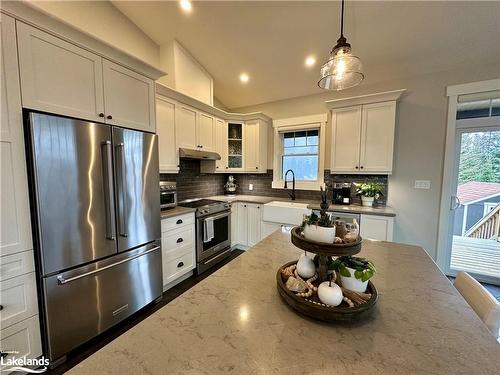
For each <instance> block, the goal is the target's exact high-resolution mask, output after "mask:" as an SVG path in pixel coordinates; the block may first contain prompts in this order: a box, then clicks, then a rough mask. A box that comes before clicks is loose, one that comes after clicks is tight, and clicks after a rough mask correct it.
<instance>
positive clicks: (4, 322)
mask: <svg viewBox="0 0 500 375" xmlns="http://www.w3.org/2000/svg"><path fill="white" fill-rule="evenodd" d="M0 301H1V303H2V314H1V315H0V326H1V327H2V329H4V328H7V327H9V326H11V325H12V324H15V323H18V322H20V321H22V320H24V319H27V318H30V317H32V316H34V315H37V314H38V300H37V295H36V281H35V273H34V272H31V273H28V274H26V275H21V276H17V277H13V278H11V279H7V280H4V281H1V282H0ZM2 349H3V348H2Z"/></svg>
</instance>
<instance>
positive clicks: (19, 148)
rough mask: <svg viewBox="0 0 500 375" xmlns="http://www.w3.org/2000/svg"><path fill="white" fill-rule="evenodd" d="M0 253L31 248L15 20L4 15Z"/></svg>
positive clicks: (2, 17) (2, 20)
mask: <svg viewBox="0 0 500 375" xmlns="http://www.w3.org/2000/svg"><path fill="white" fill-rule="evenodd" d="M0 19H1V24H0V30H1V41H2V43H1V46H0V48H1V55H0V56H1V76H0V83H1V87H2V93H1V100H2V102H1V116H2V117H1V118H2V121H1V124H0V125H1V127H0V151H1V157H0V161H1V168H0V171H1V180H2V194H1V201H0V207H2V209H1V210H0V256H3V255H8V254H14V253H17V252H20V251H24V250H29V249H31V248H32V240H31V224H30V209H29V199H28V181H27V178H26V159H25V154H24V135H23V122H22V113H21V93H20V91H19V71H18V65H17V54H16V29H15V24H14V19H13V18H11V17H9V16H6V15H4V14H2V15H1V18H0Z"/></svg>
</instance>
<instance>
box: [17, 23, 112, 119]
mask: <svg viewBox="0 0 500 375" xmlns="http://www.w3.org/2000/svg"><path fill="white" fill-rule="evenodd" d="M17 38H18V52H19V68H20V71H21V74H20V76H21V91H22V100H23V106H24V107H26V108H30V109H37V110H40V111H46V112H52V113H58V114H62V115H66V116H71V117H77V118H83V119H87V120H94V121H101V122H103V121H104V98H103V78H102V58H101V57H100V56H97V55H95V54H93V53H91V52H89V51H87V50H84V49H82V48H80V47H77V46H75V45H73V44H71V43H68V42H66V41H64V40H61V39H59V38H56V37H54V36H52V35H50V34H48V33H46V32H43V31H41V30H39V29H36V28H34V27H31V26H28V25H26V24H24V23H22V22H17ZM11 51H12V52H14V51H15V46H14V49H12V50H11Z"/></svg>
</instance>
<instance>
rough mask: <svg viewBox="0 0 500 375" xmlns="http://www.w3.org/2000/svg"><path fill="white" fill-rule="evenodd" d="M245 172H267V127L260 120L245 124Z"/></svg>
mask: <svg viewBox="0 0 500 375" xmlns="http://www.w3.org/2000/svg"><path fill="white" fill-rule="evenodd" d="M244 150H245V152H244V154H243V155H244V160H245V170H246V171H247V172H254V173H255V172H258V173H265V172H266V171H267V125H266V124H265V123H264V122H263V121H262V120H251V121H247V122H246V123H245V148H244Z"/></svg>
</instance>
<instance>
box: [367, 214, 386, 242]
mask: <svg viewBox="0 0 500 375" xmlns="http://www.w3.org/2000/svg"><path fill="white" fill-rule="evenodd" d="M359 226H360V234H361V237H363V238H366V239H370V240H379V241H392V236H393V231H394V218H393V217H392V216H377V215H361V222H360V224H359Z"/></svg>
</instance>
